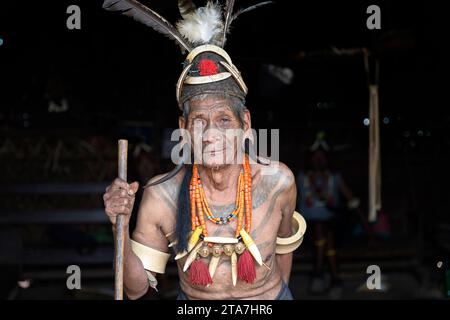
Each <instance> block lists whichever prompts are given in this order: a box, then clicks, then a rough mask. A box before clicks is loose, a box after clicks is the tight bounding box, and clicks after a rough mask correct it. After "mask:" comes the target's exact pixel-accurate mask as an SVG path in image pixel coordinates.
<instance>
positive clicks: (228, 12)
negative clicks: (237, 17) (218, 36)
mask: <svg viewBox="0 0 450 320" xmlns="http://www.w3.org/2000/svg"><path fill="white" fill-rule="evenodd" d="M233 8H234V0H227V2H226V4H225V10H224V21H225V22H224V26H223V32H222V43H221V47H222V48H223V47H224V46H225V42H226V41H227V34H228V32H229V30H228V29H229V28H230V24H231V21H232V17H233Z"/></svg>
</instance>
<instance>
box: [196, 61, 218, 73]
mask: <svg viewBox="0 0 450 320" xmlns="http://www.w3.org/2000/svg"><path fill="white" fill-rule="evenodd" d="M198 70H199V73H200V75H201V76H211V75H213V74H217V73H219V67H218V66H217V65H216V63H215V62H214V61H212V60H209V59H203V60H200V62H199V63H198Z"/></svg>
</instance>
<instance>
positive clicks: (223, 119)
mask: <svg viewBox="0 0 450 320" xmlns="http://www.w3.org/2000/svg"><path fill="white" fill-rule="evenodd" d="M220 121H222V122H223V123H228V122H229V121H230V119H229V118H221V119H220Z"/></svg>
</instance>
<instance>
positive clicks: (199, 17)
mask: <svg viewBox="0 0 450 320" xmlns="http://www.w3.org/2000/svg"><path fill="white" fill-rule="evenodd" d="M176 27H177V29H178V31H179V32H180V33H181V35H182V36H183V37H185V38H186V39H187V40H188V41H189V42H191V43H193V44H196V45H199V44H217V43H218V42H219V40H220V39H218V38H220V35H221V33H222V31H223V21H222V14H221V8H220V6H218V5H217V4H215V3H213V2H209V1H208V3H207V4H206V6H205V7H201V8H198V9H197V10H195V11H194V12H192V13H190V14H189V15H187V16H186V17H185V18H184V19H182V20H180V21H178V22H177V24H176Z"/></svg>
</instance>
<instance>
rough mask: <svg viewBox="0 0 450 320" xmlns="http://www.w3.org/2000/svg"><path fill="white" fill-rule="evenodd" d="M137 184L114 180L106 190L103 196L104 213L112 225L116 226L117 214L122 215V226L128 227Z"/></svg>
mask: <svg viewBox="0 0 450 320" xmlns="http://www.w3.org/2000/svg"><path fill="white" fill-rule="evenodd" d="M138 188H139V183H137V182H133V183H130V184H128V183H127V182H126V181H123V180H122V179H119V178H116V179H115V180H114V181H113V183H112V184H111V185H109V186H108V187H107V188H106V192H105V194H104V195H103V202H104V205H105V212H106V215H107V216H108V218H109V220H110V221H111V223H112V225H113V226H115V225H116V217H117V215H119V214H123V215H124V226H125V227H128V223H129V221H130V216H131V212H132V211H133V205H134V200H135V195H136V192H137V191H138Z"/></svg>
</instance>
